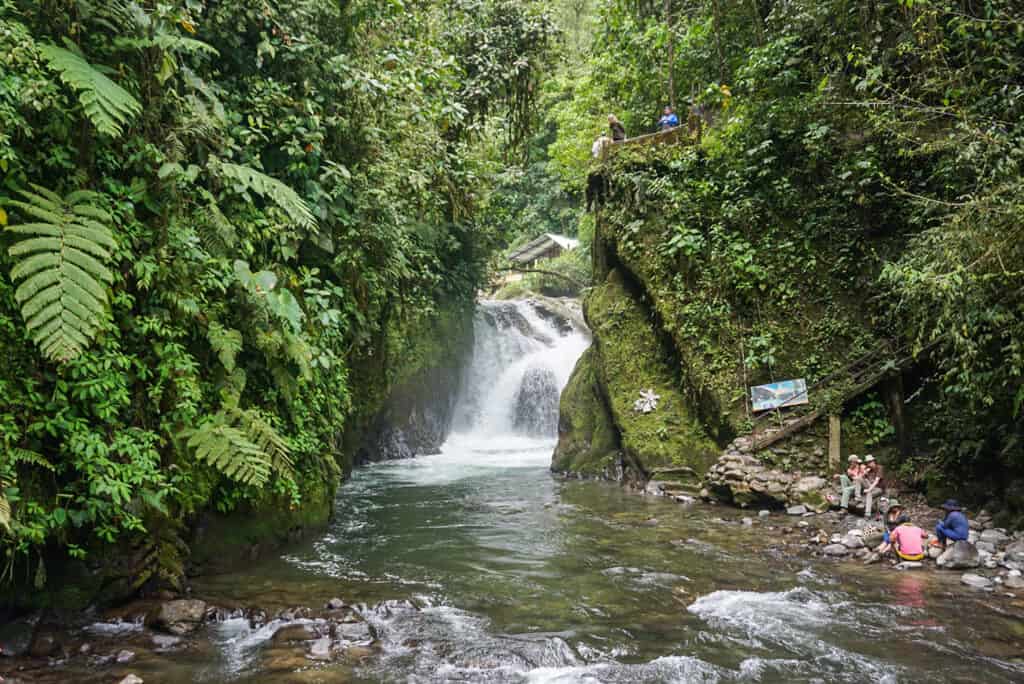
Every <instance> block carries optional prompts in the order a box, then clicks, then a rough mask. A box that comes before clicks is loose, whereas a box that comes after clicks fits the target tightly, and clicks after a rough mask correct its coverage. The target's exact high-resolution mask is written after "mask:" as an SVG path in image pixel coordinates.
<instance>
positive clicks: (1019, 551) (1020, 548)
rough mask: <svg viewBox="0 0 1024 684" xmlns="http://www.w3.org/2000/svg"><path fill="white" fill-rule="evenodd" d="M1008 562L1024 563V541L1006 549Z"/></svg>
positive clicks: (1016, 542)
mask: <svg viewBox="0 0 1024 684" xmlns="http://www.w3.org/2000/svg"><path fill="white" fill-rule="evenodd" d="M1006 560H1008V561H1011V562H1014V563H1024V539H1022V540H1020V541H1015V542H1013V543H1012V544H1010V545H1009V546H1007V547H1006Z"/></svg>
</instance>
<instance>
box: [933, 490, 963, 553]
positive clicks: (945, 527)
mask: <svg viewBox="0 0 1024 684" xmlns="http://www.w3.org/2000/svg"><path fill="white" fill-rule="evenodd" d="M942 510H944V511H946V517H945V518H943V519H942V520H940V521H939V523H938V524H937V525H936V526H935V536H936V537H938V540H936V541H934V542H932V544H933V545H935V546H942V547H945V546H946V540H947V539H948V540H949V541H965V540H966V539H967V538H968V536H969V535H970V534H971V526H970V523H968V522H967V516H966V515H964V513H963V511H961V510H960V503H959V502H958V501H957V500H956V499H947V500H946V503H944V504H942Z"/></svg>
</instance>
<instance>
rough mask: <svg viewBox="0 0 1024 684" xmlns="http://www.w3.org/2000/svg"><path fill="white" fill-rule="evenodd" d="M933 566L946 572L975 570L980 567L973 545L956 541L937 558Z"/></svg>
mask: <svg viewBox="0 0 1024 684" xmlns="http://www.w3.org/2000/svg"><path fill="white" fill-rule="evenodd" d="M935 564H936V565H938V566H939V567H940V568H946V569H947V570H962V569H966V568H976V567H978V566H979V565H981V557H980V555H979V554H978V549H977V548H975V546H974V544H972V543H970V542H968V541H962V540H961V541H958V542H956V543H955V544H953V545H952V546H951V547H949V548H948V549H946V551H945V552H944V553H943V554H942V555H941V556H939V557H938V558H937V559H936V561H935Z"/></svg>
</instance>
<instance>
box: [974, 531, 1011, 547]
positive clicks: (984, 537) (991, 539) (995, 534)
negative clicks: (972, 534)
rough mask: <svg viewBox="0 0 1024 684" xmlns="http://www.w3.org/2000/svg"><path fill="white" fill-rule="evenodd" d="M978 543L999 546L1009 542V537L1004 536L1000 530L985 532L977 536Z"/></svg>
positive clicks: (1003, 532)
mask: <svg viewBox="0 0 1024 684" xmlns="http://www.w3.org/2000/svg"><path fill="white" fill-rule="evenodd" d="M978 539H979V541H982V542H988V543H989V544H994V545H999V544H1005V543H1006V542H1008V541H1010V535H1008V534H1006V532H1005V531H1003V530H1000V529H991V530H985V531H984V532H982V533H981V534H980V535H978Z"/></svg>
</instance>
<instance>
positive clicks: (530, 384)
mask: <svg viewBox="0 0 1024 684" xmlns="http://www.w3.org/2000/svg"><path fill="white" fill-rule="evenodd" d="M556 320H557V319H556V318H555V317H554V316H552V315H550V314H549V315H548V316H547V317H542V316H540V315H539V314H538V312H537V309H536V308H535V306H534V305H533V304H531V303H530V302H527V301H514V302H494V301H485V302H482V303H481V304H480V307H479V309H478V311H477V314H476V318H475V320H474V324H473V332H474V335H475V340H476V341H475V345H474V348H473V356H472V358H471V359H470V361H469V364H468V366H467V368H466V371H465V376H464V378H463V382H462V387H461V389H460V392H459V398H458V402H457V404H456V409H455V419H454V422H453V427H454V431H455V433H456V439H459V437H463V438H464V437H467V436H471V437H475V438H480V439H493V438H496V437H511V436H519V437H523V436H526V437H533V438H539V439H545V438H546V439H548V440H551V439H554V438H555V437H556V436H557V431H558V398H559V395H560V394H561V392H562V389H563V388H564V387H565V384H566V383H567V382H568V381H569V375H570V374H571V373H572V369H573V366H574V365H575V364H576V360H577V359H578V358H579V356H580V354H582V353H583V351H584V350H585V349H586V348H587V345H588V344H589V343H590V340H589V337H588V335H587V334H586V333H585V331H582V330H580V329H579V328H578V326H576V325H573V324H571V323H569V324H568V325H563V326H559V325H557V324H556V322H555V321H556Z"/></svg>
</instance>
